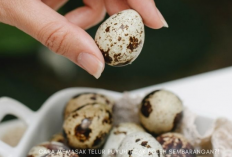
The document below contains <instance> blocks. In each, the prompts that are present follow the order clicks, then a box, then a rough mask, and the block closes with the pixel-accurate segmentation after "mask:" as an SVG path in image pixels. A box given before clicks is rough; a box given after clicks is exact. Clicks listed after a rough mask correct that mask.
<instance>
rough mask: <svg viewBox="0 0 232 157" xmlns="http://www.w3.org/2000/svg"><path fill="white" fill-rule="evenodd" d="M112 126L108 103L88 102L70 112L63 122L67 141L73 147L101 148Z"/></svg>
mask: <svg viewBox="0 0 232 157" xmlns="http://www.w3.org/2000/svg"><path fill="white" fill-rule="evenodd" d="M111 127H112V112H111V109H110V107H109V106H108V105H105V104H99V103H90V104H86V105H84V106H82V107H80V108H78V109H77V110H76V111H74V112H72V113H70V114H69V116H68V117H67V118H66V119H65V121H64V124H63V129H64V133H65V135H66V139H67V143H68V145H69V146H70V147H72V148H77V149H87V148H99V147H101V146H102V145H103V144H104V142H105V138H106V136H107V134H108V133H109V131H110V129H111Z"/></svg>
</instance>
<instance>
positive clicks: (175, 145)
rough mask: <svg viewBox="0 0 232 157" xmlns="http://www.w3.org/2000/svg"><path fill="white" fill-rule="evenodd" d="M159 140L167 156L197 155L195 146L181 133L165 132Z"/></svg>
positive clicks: (191, 156) (192, 156)
mask: <svg viewBox="0 0 232 157" xmlns="http://www.w3.org/2000/svg"><path fill="white" fill-rule="evenodd" d="M157 141H158V142H159V143H160V144H161V145H162V147H163V149H164V151H165V152H166V157H170V156H172V157H196V154H194V148H193V146H192V145H191V144H190V143H189V142H188V140H187V139H186V138H185V137H184V136H183V135H181V134H179V133H165V134H162V135H160V136H158V137H157Z"/></svg>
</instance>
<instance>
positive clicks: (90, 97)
mask: <svg viewBox="0 0 232 157" xmlns="http://www.w3.org/2000/svg"><path fill="white" fill-rule="evenodd" d="M88 103H102V104H106V105H109V106H110V107H111V108H112V107H113V105H114V101H113V100H112V99H111V98H109V97H107V96H105V95H102V94H98V93H82V94H78V95H76V96H74V97H73V98H72V99H70V100H69V101H68V103H67V104H66V106H65V110H64V117H65V118H66V117H67V116H68V115H69V114H70V112H72V111H75V110H76V109H78V108H79V107H81V106H83V105H85V104H88Z"/></svg>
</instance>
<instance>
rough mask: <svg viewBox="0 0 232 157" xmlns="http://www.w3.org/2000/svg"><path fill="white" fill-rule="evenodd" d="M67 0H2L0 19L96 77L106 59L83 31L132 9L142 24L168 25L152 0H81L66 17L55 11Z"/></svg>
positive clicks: (157, 27) (98, 75)
mask: <svg viewBox="0 0 232 157" xmlns="http://www.w3.org/2000/svg"><path fill="white" fill-rule="evenodd" d="M67 1H68V0H1V1H0V22H3V23H6V24H9V25H12V26H15V27H17V28H19V29H20V30H22V31H24V32H26V33H27V34H29V35H31V36H32V37H34V38H35V39H37V40H38V41H40V42H41V43H42V44H44V45H45V46H47V47H48V48H49V49H51V50H52V51H54V52H56V53H57V54H60V55H63V56H65V57H67V58H68V59H70V60H71V61H73V62H74V63H76V64H77V65H79V66H80V67H82V68H83V69H85V70H86V71H87V72H89V73H90V74H91V75H93V76H94V77H95V78H99V77H100V75H101V73H102V71H103V70H104V66H105V64H104V63H105V61H104V58H103V56H102V53H101V52H100V50H99V49H98V47H97V46H96V44H95V42H94V40H93V39H92V38H91V37H90V36H89V35H88V34H87V33H86V32H85V31H84V29H87V28H89V27H91V26H94V25H96V24H97V23H99V22H100V21H102V20H103V19H104V17H105V12H106V10H107V12H108V13H109V14H110V15H112V14H114V13H117V12H119V11H121V10H125V9H129V8H132V9H134V10H136V11H137V12H139V13H140V15H141V16H142V18H143V20H144V23H145V25H147V26H148V27H150V28H154V29H159V28H161V27H168V25H167V23H166V21H165V20H164V18H163V16H162V15H161V14H160V12H159V10H158V9H157V8H156V6H155V3H154V1H153V0H83V1H84V3H85V6H84V7H80V8H77V9H75V10H73V11H71V12H69V13H68V14H66V15H65V16H62V15H60V14H59V13H57V12H56V11H54V10H57V9H58V8H60V7H61V6H62V5H63V4H64V3H66V2H67Z"/></svg>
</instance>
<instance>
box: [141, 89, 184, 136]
mask: <svg viewBox="0 0 232 157" xmlns="http://www.w3.org/2000/svg"><path fill="white" fill-rule="evenodd" d="M182 112H183V104H182V101H181V100H180V99H179V98H178V97H177V96H176V95H175V94H173V93H172V92H170V91H167V90H156V91H153V92H152V93H150V94H148V95H147V96H146V97H145V98H144V99H143V100H142V102H141V104H140V108H139V118H140V121H141V123H142V125H143V126H144V127H145V129H146V130H148V131H149V132H150V133H153V134H155V135H159V134H161V133H165V132H169V131H172V130H174V129H175V128H176V126H177V124H178V123H179V122H180V120H181V118H182Z"/></svg>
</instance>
